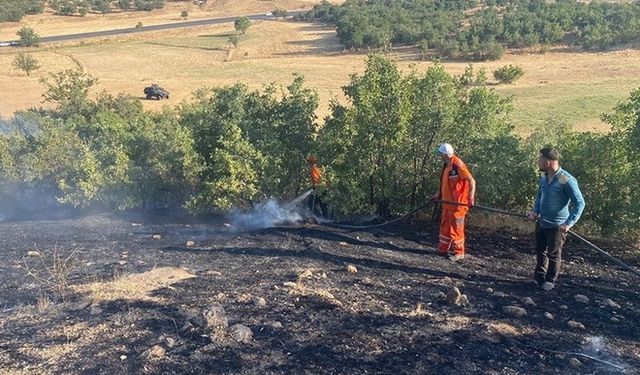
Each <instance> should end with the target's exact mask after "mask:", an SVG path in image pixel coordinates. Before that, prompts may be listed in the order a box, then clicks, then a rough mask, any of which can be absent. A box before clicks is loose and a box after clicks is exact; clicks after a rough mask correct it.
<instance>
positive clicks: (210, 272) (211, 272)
mask: <svg viewBox="0 0 640 375" xmlns="http://www.w3.org/2000/svg"><path fill="white" fill-rule="evenodd" d="M204 274H205V275H207V276H222V272H219V271H213V270H208V271H207V272H205V273H204Z"/></svg>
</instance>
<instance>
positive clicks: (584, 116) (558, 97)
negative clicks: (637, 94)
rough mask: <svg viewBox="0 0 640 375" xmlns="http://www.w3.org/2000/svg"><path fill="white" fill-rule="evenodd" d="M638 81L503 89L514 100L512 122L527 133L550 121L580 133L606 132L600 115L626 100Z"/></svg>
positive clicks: (605, 125) (501, 90)
mask: <svg viewBox="0 0 640 375" xmlns="http://www.w3.org/2000/svg"><path fill="white" fill-rule="evenodd" d="M636 85H637V82H630V81H606V82H599V83H593V82H561V83H555V84H541V85H538V86H528V87H518V88H506V89H500V92H502V93H504V94H507V95H513V96H514V97H515V102H514V111H513V113H512V119H513V122H514V124H515V125H516V128H517V129H519V130H521V131H524V132H527V131H530V130H532V129H534V128H535V127H536V126H539V125H543V124H544V123H547V122H555V123H566V124H569V125H571V126H572V127H573V128H575V129H577V130H583V131H607V130H608V129H609V127H608V125H607V124H605V123H603V122H602V121H601V120H600V115H601V114H603V113H608V112H611V111H612V109H613V108H614V107H615V106H616V104H618V103H619V102H620V101H622V100H624V99H625V98H627V96H628V95H629V92H630V91H631V90H632V89H633V88H634V87H636Z"/></svg>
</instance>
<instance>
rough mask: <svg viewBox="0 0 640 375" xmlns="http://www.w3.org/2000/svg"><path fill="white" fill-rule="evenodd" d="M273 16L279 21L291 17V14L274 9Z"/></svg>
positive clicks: (283, 10)
mask: <svg viewBox="0 0 640 375" xmlns="http://www.w3.org/2000/svg"><path fill="white" fill-rule="evenodd" d="M271 14H272V15H273V16H274V17H275V18H276V20H277V19H278V18H282V19H285V18H286V17H287V16H288V15H289V12H287V11H286V10H285V9H274V10H272V11H271Z"/></svg>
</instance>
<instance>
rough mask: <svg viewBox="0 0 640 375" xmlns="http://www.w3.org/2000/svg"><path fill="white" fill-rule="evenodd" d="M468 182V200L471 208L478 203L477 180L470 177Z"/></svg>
mask: <svg viewBox="0 0 640 375" xmlns="http://www.w3.org/2000/svg"><path fill="white" fill-rule="evenodd" d="M467 181H468V182H469V197H468V198H467V199H468V201H469V207H473V205H474V204H475V203H476V179H475V178H473V176H471V175H469V176H468V177H467Z"/></svg>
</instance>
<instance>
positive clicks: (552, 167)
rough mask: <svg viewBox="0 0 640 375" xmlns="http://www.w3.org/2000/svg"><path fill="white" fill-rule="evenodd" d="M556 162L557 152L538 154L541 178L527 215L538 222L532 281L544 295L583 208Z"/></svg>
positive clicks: (569, 178) (574, 186)
mask: <svg viewBox="0 0 640 375" xmlns="http://www.w3.org/2000/svg"><path fill="white" fill-rule="evenodd" d="M559 161H560V153H559V152H558V151H557V150H556V149H554V148H550V147H545V148H543V149H542V150H540V157H539V158H538V167H539V168H540V171H541V172H544V175H542V176H541V177H540V184H539V186H538V193H537V195H536V201H535V204H534V206H533V211H531V212H530V213H529V218H531V219H534V220H535V219H537V220H538V221H537V223H536V231H535V238H536V245H535V246H536V253H537V264H536V270H535V274H534V279H535V280H536V282H537V283H538V286H539V287H540V288H541V289H543V290H546V291H549V290H551V289H553V287H554V286H555V282H556V280H557V279H558V274H559V273H560V263H561V252H562V245H563V244H564V241H565V239H566V238H567V233H568V232H569V229H571V227H572V226H573V225H575V223H576V222H577V221H578V219H580V215H581V214H582V211H583V210H584V206H585V203H584V198H583V197H582V193H581V192H580V188H578V181H576V179H575V178H574V177H573V176H572V175H571V174H570V173H569V172H567V171H565V170H564V169H562V168H560V162H559ZM569 203H571V209H569Z"/></svg>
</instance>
